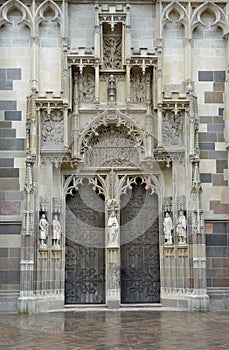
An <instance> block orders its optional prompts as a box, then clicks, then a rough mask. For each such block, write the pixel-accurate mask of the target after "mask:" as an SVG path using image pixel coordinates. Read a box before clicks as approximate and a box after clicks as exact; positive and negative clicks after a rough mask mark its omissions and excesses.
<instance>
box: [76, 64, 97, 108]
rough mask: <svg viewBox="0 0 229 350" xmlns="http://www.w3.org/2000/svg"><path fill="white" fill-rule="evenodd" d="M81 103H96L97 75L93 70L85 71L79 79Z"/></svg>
mask: <svg viewBox="0 0 229 350" xmlns="http://www.w3.org/2000/svg"><path fill="white" fill-rule="evenodd" d="M78 84H79V86H78V93H79V102H80V103H81V104H84V103H93V102H94V101H95V74H94V70H92V69H84V71H83V74H80V75H79V78H78Z"/></svg>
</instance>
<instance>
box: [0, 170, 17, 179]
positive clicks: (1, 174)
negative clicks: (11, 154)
mask: <svg viewBox="0 0 229 350" xmlns="http://www.w3.org/2000/svg"><path fill="white" fill-rule="evenodd" d="M0 177H19V169H11V168H1V169H0Z"/></svg>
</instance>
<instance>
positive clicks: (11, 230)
mask: <svg viewBox="0 0 229 350" xmlns="http://www.w3.org/2000/svg"><path fill="white" fill-rule="evenodd" d="M20 233H21V225H17V224H15V225H14V224H1V225H0V235H20Z"/></svg>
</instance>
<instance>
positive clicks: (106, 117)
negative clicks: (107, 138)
mask: <svg viewBox="0 0 229 350" xmlns="http://www.w3.org/2000/svg"><path fill="white" fill-rule="evenodd" d="M109 125H115V126H116V127H118V128H119V127H120V126H121V125H122V126H123V127H124V128H125V129H126V130H127V135H128V137H130V138H131V139H132V140H133V142H134V145H135V147H137V148H139V149H141V150H142V149H144V137H145V132H144V131H143V130H142V129H140V128H139V127H138V126H137V125H136V123H135V122H134V121H133V120H132V118H130V117H129V116H127V115H126V114H125V113H122V112H120V111H117V110H116V111H107V110H106V111H104V112H102V113H99V114H98V115H97V116H96V117H95V118H94V119H93V120H92V121H91V122H90V123H89V124H88V125H87V127H86V128H85V129H84V130H83V131H82V132H81V134H80V138H79V145H80V153H81V154H82V153H84V152H85V150H86V149H88V148H90V145H89V143H90V141H91V140H92V138H93V137H94V136H99V128H100V127H102V126H104V127H107V126H109Z"/></svg>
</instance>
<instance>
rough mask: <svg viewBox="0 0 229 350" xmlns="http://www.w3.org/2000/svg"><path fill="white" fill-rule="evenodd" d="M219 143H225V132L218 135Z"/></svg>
mask: <svg viewBox="0 0 229 350" xmlns="http://www.w3.org/2000/svg"><path fill="white" fill-rule="evenodd" d="M217 142H225V137H224V133H223V132H218V133H217Z"/></svg>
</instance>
